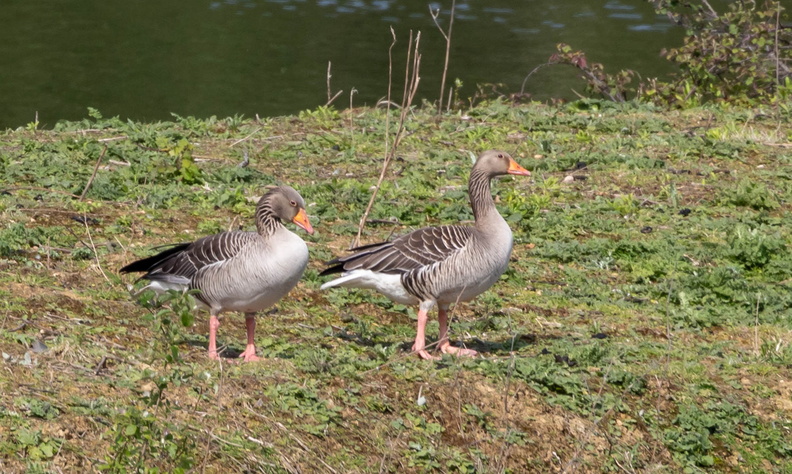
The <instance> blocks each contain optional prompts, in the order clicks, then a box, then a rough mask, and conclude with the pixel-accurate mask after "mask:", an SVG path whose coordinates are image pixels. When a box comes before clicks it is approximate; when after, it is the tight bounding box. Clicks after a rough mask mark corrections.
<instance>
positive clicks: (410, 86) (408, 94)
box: [352, 27, 421, 247]
mask: <svg viewBox="0 0 792 474" xmlns="http://www.w3.org/2000/svg"><path fill="white" fill-rule="evenodd" d="M391 35H392V36H393V42H392V43H391V45H390V48H389V49H388V111H387V114H386V119H385V120H386V122H385V161H383V162H382V171H380V175H379V179H378V180H377V184H376V186H374V192H372V193H371V199H369V202H368V205H367V206H366V210H365V212H363V216H362V217H361V218H360V223H359V224H358V232H357V236H356V237H355V240H354V241H353V243H352V247H357V246H359V245H360V236H361V234H362V233H363V227H365V226H366V219H368V215H369V213H370V212H371V207H372V206H373V205H374V201H375V200H376V199H377V193H378V192H379V190H380V187H381V186H382V181H384V180H385V174H386V173H387V171H388V166H389V165H390V162H391V160H392V159H393V157H394V156H395V155H396V149H397V148H398V147H399V143H400V142H401V139H402V137H403V136H404V123H405V121H406V120H407V114H408V113H409V111H410V108H411V106H412V101H413V99H414V98H415V94H416V92H418V83H419V82H420V80H421V78H420V76H419V75H418V71H419V70H420V66H421V55H420V54H419V46H420V42H421V32H420V31H419V32H418V34H416V35H415V42H413V32H412V30H411V31H410V42H409V44H408V45H407V63H406V65H405V68H404V93H403V96H402V104H401V114H400V115H399V127H398V129H397V130H396V135H395V136H394V138H393V144H392V146H390V147H389V146H388V145H389V143H388V137H389V134H390V104H391V83H392V81H391V78H392V74H393V55H392V51H393V46H394V45H395V44H396V32H395V31H393V27H391Z"/></svg>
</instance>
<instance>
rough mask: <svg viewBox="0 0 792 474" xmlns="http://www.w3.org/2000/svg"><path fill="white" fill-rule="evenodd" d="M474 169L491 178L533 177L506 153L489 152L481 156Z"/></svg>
mask: <svg viewBox="0 0 792 474" xmlns="http://www.w3.org/2000/svg"><path fill="white" fill-rule="evenodd" d="M473 169H475V170H477V171H481V172H483V173H484V174H485V175H487V176H488V177H490V178H493V177H495V176H502V175H505V174H516V175H520V176H531V172H530V171H528V170H527V169H525V168H523V167H522V166H520V165H519V164H517V162H516V161H514V158H512V157H511V155H509V154H508V153H506V152H505V151H499V150H488V151H485V152H484V153H482V154H481V155H479V157H478V159H477V160H476V164H475V165H473Z"/></svg>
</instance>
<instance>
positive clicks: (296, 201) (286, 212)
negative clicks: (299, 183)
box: [261, 186, 314, 234]
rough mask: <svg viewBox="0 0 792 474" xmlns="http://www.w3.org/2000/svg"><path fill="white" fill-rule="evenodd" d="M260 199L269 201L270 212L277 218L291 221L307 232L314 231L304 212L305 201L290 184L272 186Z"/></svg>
mask: <svg viewBox="0 0 792 474" xmlns="http://www.w3.org/2000/svg"><path fill="white" fill-rule="evenodd" d="M261 200H262V202H264V201H265V200H266V202H268V203H269V207H270V209H271V210H272V211H271V212H272V214H273V215H274V216H275V217H277V218H278V219H281V220H284V221H291V222H293V223H294V224H296V225H297V227H300V228H301V229H304V230H305V231H306V232H308V233H309V234H313V233H314V230H313V227H312V226H311V223H310V221H308V214H306V213H305V201H304V200H303V198H302V196H300V193H298V192H297V191H296V190H295V189H294V188H292V187H291V186H278V187H275V188H272V189H270V190H269V192H267V194H265V195H264V196H263V197H262V198H261Z"/></svg>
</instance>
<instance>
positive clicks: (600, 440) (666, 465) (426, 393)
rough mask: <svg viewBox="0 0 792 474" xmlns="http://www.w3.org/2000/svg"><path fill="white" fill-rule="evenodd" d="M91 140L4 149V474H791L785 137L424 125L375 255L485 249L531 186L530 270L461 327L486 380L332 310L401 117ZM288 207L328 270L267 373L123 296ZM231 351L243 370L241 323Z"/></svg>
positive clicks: (304, 290)
mask: <svg viewBox="0 0 792 474" xmlns="http://www.w3.org/2000/svg"><path fill="white" fill-rule="evenodd" d="M89 115H90V116H89V118H87V119H86V120H83V121H81V122H71V123H61V124H59V125H58V126H56V128H55V129H54V130H36V129H35V127H29V128H28V129H26V130H23V129H20V130H17V131H6V132H3V133H2V138H1V139H0V173H2V182H3V183H4V184H3V185H2V191H3V192H2V194H0V215H1V216H2V224H0V352H2V357H3V361H2V367H1V368H2V374H3V375H2V376H0V402H1V403H0V466H2V469H3V470H4V471H9V472H22V471H27V472H54V471H59V470H60V471H64V472H74V471H76V470H87V471H100V470H104V471H111V472H128V471H140V472H178V471H184V472H186V471H198V472H203V471H206V472H228V471H236V472H241V471H251V472H260V471H263V472H314V471H320V472H333V471H335V472H380V471H385V472H424V471H438V472H527V471H532V472H553V471H562V470H565V471H567V472H569V471H573V470H577V471H578V472H591V471H595V472H599V471H626V472H646V471H650V472H681V471H687V472H700V471H711V470H712V471H725V472H786V473H789V472H792V441H790V440H792V432H791V431H792V401H791V400H792V383H791V382H790V380H792V251H791V250H790V248H791V246H790V244H791V243H792V230H790V229H792V214H790V211H792V206H790V202H792V147H790V142H791V141H792V136H790V135H792V134H790V132H789V130H792V123H790V122H792V119H790V115H789V112H788V109H783V108H780V109H770V108H763V109H758V108H757V109H737V108H730V107H723V108H718V107H708V108H698V109H691V110H687V111H673V112H668V111H662V110H658V109H655V108H653V107H650V106H646V105H636V104H626V105H614V104H610V103H604V102H597V101H590V100H589V101H582V102H579V103H574V104H570V105H565V106H545V105H539V104H533V105H525V106H512V105H509V104H506V103H502V102H497V101H496V102H491V103H488V104H485V105H482V106H479V107H476V108H474V109H472V110H469V111H466V113H465V114H461V113H460V114H452V115H446V116H443V117H442V118H441V119H438V118H437V117H436V116H434V115H433V114H432V113H431V112H430V111H428V110H422V109H417V110H415V113H414V115H413V116H411V118H410V121H409V122H408V124H407V127H408V131H409V133H408V134H407V135H406V137H405V139H404V140H403V142H402V144H401V146H400V149H399V152H398V153H397V158H396V160H395V161H394V162H393V164H392V167H391V170H390V172H389V174H388V177H387V179H386V181H385V183H384V184H383V187H382V189H381V190H380V194H379V197H378V199H377V201H376V204H375V205H374V207H373V209H372V212H371V215H370V218H371V219H376V220H379V221H377V222H376V223H372V224H370V225H369V226H368V227H367V229H366V231H365V232H364V242H366V243H368V242H374V241H378V240H381V239H384V238H387V237H388V236H389V235H390V234H391V232H393V231H394V230H395V232H397V233H401V232H406V231H408V230H410V229H414V228H418V227H421V226H424V225H437V224H448V223H456V222H459V221H460V220H461V221H470V220H472V218H473V216H472V213H471V211H470V208H469V206H468V203H467V194H466V191H465V185H466V180H467V176H468V173H469V170H470V167H471V160H470V153H473V154H477V153H479V152H481V151H483V150H484V149H488V148H499V149H504V150H506V151H508V152H510V153H511V154H512V155H513V156H514V157H515V158H516V159H517V161H519V162H520V163H521V164H522V165H523V166H525V167H526V168H528V169H530V170H531V171H532V172H533V177H532V178H530V179H513V178H505V179H501V180H500V181H499V182H497V183H496V184H495V193H496V194H497V195H498V206H499V209H500V211H501V213H502V214H503V215H504V217H505V218H506V219H507V220H508V221H509V222H510V225H511V227H512V229H513V231H514V251H513V254H512V261H511V263H510V266H509V269H508V270H507V272H506V273H505V274H504V276H503V277H502V278H501V280H500V282H498V284H496V286H495V287H493V288H492V289H491V290H490V291H488V292H486V293H485V294H483V295H481V296H480V297H479V298H478V299H477V300H475V301H473V302H471V303H468V304H463V305H460V306H459V307H458V308H456V309H455V310H454V312H453V314H452V317H453V322H452V325H451V331H452V338H453V339H454V340H457V341H463V342H464V343H465V344H467V345H468V346H469V347H473V348H475V349H477V350H479V351H480V352H481V353H482V354H483V356H484V357H483V358H480V359H472V360H456V359H454V358H451V357H448V356H446V357H444V358H443V360H441V361H439V362H427V361H422V360H419V359H418V358H416V357H414V356H410V355H409V353H408V352H409V347H410V345H411V343H412V338H413V337H414V331H415V308H412V307H405V306H402V305H397V304H393V303H391V302H390V301H388V300H387V299H385V298H384V297H382V296H380V295H378V294H376V293H373V292H368V291H360V290H348V291H347V290H343V289H333V290H331V291H327V292H320V291H319V286H320V285H321V283H322V282H323V281H324V278H320V277H319V276H318V272H319V271H321V269H322V262H323V261H326V260H329V259H331V258H333V257H334V256H337V255H341V254H342V253H343V251H344V250H345V249H346V248H348V246H349V244H350V242H351V241H352V239H353V238H354V236H355V233H356V231H357V222H358V220H359V218H360V215H361V213H362V212H363V210H364V208H365V205H366V203H367V202H368V199H369V196H370V192H371V190H370V189H371V186H373V185H374V183H376V179H377V177H378V175H379V172H380V166H381V162H382V157H383V146H384V145H383V144H384V133H385V112H384V111H382V110H374V109H356V110H353V111H343V112H339V111H336V110H333V109H327V108H319V109H317V110H313V111H305V112H302V113H300V114H299V115H298V116H294V117H279V118H271V119H265V120H260V121H254V120H246V119H243V118H241V117H233V118H228V119H216V118H212V119H207V120H200V119H196V118H192V117H176V118H175V121H174V122H170V123H132V122H123V121H121V120H118V119H116V118H104V117H102V116H101V114H99V112H97V111H95V110H92V111H90V114H89ZM393 122H394V120H392V121H391V123H393ZM246 155H247V156H248V157H249V159H250V165H249V166H248V167H246V168H240V167H238V166H237V164H238V163H239V162H241V161H242V160H243V159H244V157H245V156H246ZM97 160H99V161H100V165H99V167H98V169H97V171H96V175H95V177H94V179H93V181H91V186H90V187H89V188H88V190H87V193H86V195H85V199H83V200H80V199H78V198H79V196H80V195H81V194H82V193H83V191H84V190H85V187H86V184H87V183H88V182H89V180H90V179H91V176H92V174H93V172H94V168H95V165H96V163H97ZM567 176H571V177H573V178H574V180H572V181H570V179H569V178H568V179H566V180H565V178H566V177H567ZM273 183H288V184H290V185H293V186H294V187H295V188H297V189H298V190H299V191H300V192H301V193H302V195H303V196H304V198H305V200H306V202H307V203H308V213H309V216H310V218H311V221H312V223H313V225H314V228H315V229H316V234H315V235H313V236H308V235H305V233H301V235H302V236H303V238H304V239H305V240H306V241H307V242H308V244H309V248H310V252H311V262H310V264H309V268H308V270H307V271H306V273H305V276H304V277H303V280H302V282H301V283H300V284H299V285H298V286H297V288H295V289H294V290H293V291H292V292H291V293H290V295H289V297H288V298H287V299H285V300H283V301H281V302H280V303H279V304H278V305H277V310H276V311H273V312H271V313H268V314H266V315H261V316H260V318H259V328H258V330H257V333H256V343H257V346H258V349H259V353H260V354H261V355H263V356H265V357H266V360H265V361H263V362H260V363H256V364H231V363H229V362H230V360H229V361H224V362H222V363H220V364H218V363H215V362H212V361H209V360H208V359H207V358H206V355H205V351H206V334H207V320H208V317H207V315H206V314H205V313H197V314H195V317H194V321H193V320H192V318H191V317H189V315H188V314H187V313H186V312H185V306H184V305H183V304H182V303H183V301H182V300H181V299H179V298H177V299H176V300H174V301H172V304H171V305H170V306H166V307H164V308H163V307H159V306H156V305H152V304H151V302H148V301H147V300H145V299H144V300H143V301H140V302H139V301H136V298H133V297H132V296H130V294H129V292H128V287H127V286H128V285H130V284H132V283H133V281H134V280H133V278H132V277H128V276H120V275H118V273H117V269H118V268H120V267H121V266H123V265H124V264H126V263H128V262H130V261H132V260H133V259H136V258H139V257H142V256H144V255H149V254H150V249H151V248H152V247H155V246H157V245H162V244H166V243H172V242H183V241H188V240H192V239H195V238H196V237H198V236H201V235H205V234H208V233H214V232H218V231H222V230H225V229H229V228H238V227H240V226H241V227H243V228H246V229H250V228H252V221H251V219H252V216H253V209H254V205H255V203H254V201H253V200H252V199H253V198H254V197H255V196H259V195H260V194H261V193H262V190H263V187H264V186H266V185H269V184H273ZM392 219H396V220H397V222H398V224H395V225H394V224H389V223H386V222H385V221H387V220H392ZM394 227H395V229H394ZM182 323H185V325H183V324H182ZM436 333H437V323H436V322H435V321H431V322H430V324H429V336H430V340H431V338H432V337H433V336H435V335H436ZM219 338H220V340H219V342H220V343H221V344H226V345H228V346H229V347H230V349H231V350H230V351H229V352H234V351H237V352H238V351H239V350H241V349H242V348H243V341H244V324H243V318H242V317H241V316H240V315H234V314H229V315H225V316H224V317H223V318H222V326H221V328H220V332H219ZM40 343H43V344H45V345H46V347H47V348H46V350H43V351H40V352H35V351H33V350H32V349H31V348H32V347H34V345H36V347H38V348H39V350H40V349H41V348H40V347H39V344H40Z"/></svg>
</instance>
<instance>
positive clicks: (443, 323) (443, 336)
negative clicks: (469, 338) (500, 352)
mask: <svg viewBox="0 0 792 474" xmlns="http://www.w3.org/2000/svg"><path fill="white" fill-rule="evenodd" d="M447 311H448V307H443V306H441V307H440V308H438V310H437V320H438V322H439V323H440V333H439V334H438V336H437V340H438V341H440V351H441V352H442V353H443V354H456V355H458V356H466V357H475V356H476V355H478V352H476V351H474V350H473V349H463V348H461V347H454V346H452V345H451V341H449V340H448V313H447Z"/></svg>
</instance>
